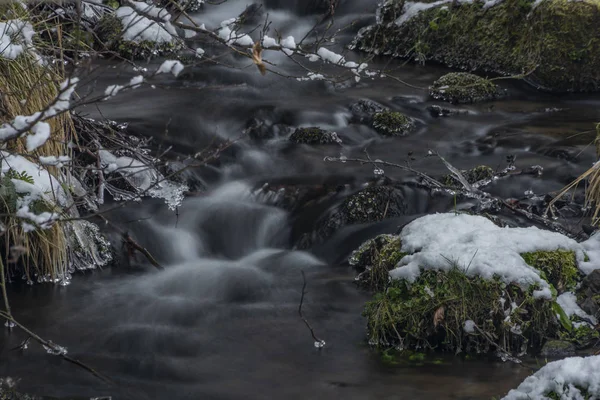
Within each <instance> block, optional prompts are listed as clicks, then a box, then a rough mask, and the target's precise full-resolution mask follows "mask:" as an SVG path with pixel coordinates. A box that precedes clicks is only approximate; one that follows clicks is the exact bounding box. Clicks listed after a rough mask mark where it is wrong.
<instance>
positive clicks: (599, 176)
mask: <svg viewBox="0 0 600 400" xmlns="http://www.w3.org/2000/svg"><path fill="white" fill-rule="evenodd" d="M596 131H597V134H596V140H595V142H594V143H595V145H596V154H597V156H598V158H599V159H600V123H598V124H597V125H596ZM582 182H583V183H584V184H585V185H586V186H585V203H584V208H585V209H589V210H593V212H592V225H598V223H600V162H597V163H596V164H594V165H592V167H591V168H590V169H588V170H587V171H585V172H584V173H583V174H581V175H580V176H579V177H578V178H577V179H575V180H574V181H573V182H571V183H570V184H568V185H567V186H565V187H564V188H563V189H562V190H561V191H560V193H559V194H558V195H556V197H554V199H552V201H551V202H550V203H549V204H548V210H550V211H551V210H552V207H553V206H554V204H555V203H556V202H557V201H558V200H560V199H561V198H562V197H563V196H565V195H566V194H567V193H569V192H570V191H571V190H573V189H576V188H577V187H578V186H579V184H580V183H582Z"/></svg>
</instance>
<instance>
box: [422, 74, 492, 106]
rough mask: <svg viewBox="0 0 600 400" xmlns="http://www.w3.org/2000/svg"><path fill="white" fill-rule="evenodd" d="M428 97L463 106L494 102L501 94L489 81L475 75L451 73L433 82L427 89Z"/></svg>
mask: <svg viewBox="0 0 600 400" xmlns="http://www.w3.org/2000/svg"><path fill="white" fill-rule="evenodd" d="M429 95H430V96H431V97H432V98H434V99H436V100H443V101H447V102H450V103H453V104H464V103H477V102H481V101H489V100H494V99H496V98H498V97H500V96H502V95H503V92H502V90H500V88H499V87H498V86H497V85H495V84H494V83H492V82H491V81H489V80H487V79H484V78H482V77H479V76H477V75H473V74H469V73H466V72H452V73H450V74H446V75H444V76H442V77H441V78H440V79H438V80H437V81H435V82H434V83H433V85H431V87H430V88H429Z"/></svg>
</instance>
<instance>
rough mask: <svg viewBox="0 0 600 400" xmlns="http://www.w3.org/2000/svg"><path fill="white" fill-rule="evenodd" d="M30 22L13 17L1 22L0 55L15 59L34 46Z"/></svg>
mask: <svg viewBox="0 0 600 400" xmlns="http://www.w3.org/2000/svg"><path fill="white" fill-rule="evenodd" d="M34 33H35V32H34V30H33V27H32V26H31V24H30V23H29V22H25V21H21V20H20V19H11V20H8V21H3V22H0V57H2V58H8V59H10V60H14V59H15V58H17V57H18V56H20V55H21V54H23V52H25V51H27V50H28V47H29V46H32V38H33V35H34Z"/></svg>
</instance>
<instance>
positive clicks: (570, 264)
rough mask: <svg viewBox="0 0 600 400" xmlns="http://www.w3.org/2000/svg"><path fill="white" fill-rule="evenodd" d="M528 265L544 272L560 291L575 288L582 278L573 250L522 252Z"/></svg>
mask: <svg viewBox="0 0 600 400" xmlns="http://www.w3.org/2000/svg"><path fill="white" fill-rule="evenodd" d="M521 257H523V259H524V260H525V262H526V263H527V264H528V265H531V266H532V267H534V268H535V269H537V270H539V271H541V272H543V274H544V276H545V279H546V280H547V281H548V282H549V283H551V284H552V285H553V286H554V287H555V288H556V289H558V291H559V292H561V293H562V292H564V291H569V290H573V289H575V286H576V285H577V282H578V280H579V278H580V273H579V269H578V268H577V259H576V257H575V252H573V251H572V250H560V249H559V250H552V251H536V252H533V253H524V254H521Z"/></svg>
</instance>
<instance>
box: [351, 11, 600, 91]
mask: <svg viewBox="0 0 600 400" xmlns="http://www.w3.org/2000/svg"><path fill="white" fill-rule="evenodd" d="M451 2H452V0H446V1H439V2H435V3H427V4H426V5H428V6H429V7H422V9H421V10H420V11H419V12H416V13H415V14H412V13H411V14H410V15H409V14H406V13H405V10H406V8H408V7H406V8H405V5H406V6H409V5H415V3H409V2H408V1H405V0H388V1H386V2H385V3H384V4H383V5H382V6H381V7H380V8H379V9H378V12H377V21H376V24H375V25H372V26H369V27H365V28H363V29H361V30H360V31H359V34H358V36H357V37H356V39H355V41H354V42H353V44H352V45H351V48H357V49H360V50H364V51H368V52H374V53H375V54H386V55H393V56H395V57H403V58H405V57H410V58H413V59H415V60H417V61H421V62H424V61H427V60H432V61H436V62H440V63H443V64H445V65H448V66H451V67H455V68H460V69H464V70H469V71H475V70H480V71H489V72H494V73H498V74H502V75H521V74H524V73H525V74H527V75H526V77H525V80H526V81H527V82H528V83H531V84H532V85H534V86H536V87H541V88H545V89H549V90H554V91H560V92H568V91H597V90H599V89H600V30H599V29H598V26H600V4H599V3H598V2H596V1H568V0H544V1H542V2H534V1H530V0H525V1H523V0H504V1H501V2H498V3H497V4H493V5H491V6H488V4H490V2H488V3H486V4H485V5H484V6H482V3H481V2H460V4H459V5H457V6H450V3H451ZM417 4H423V3H417ZM413 10H414V9H413Z"/></svg>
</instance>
